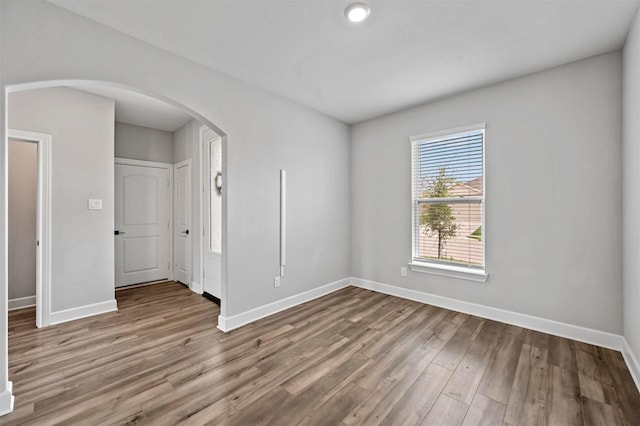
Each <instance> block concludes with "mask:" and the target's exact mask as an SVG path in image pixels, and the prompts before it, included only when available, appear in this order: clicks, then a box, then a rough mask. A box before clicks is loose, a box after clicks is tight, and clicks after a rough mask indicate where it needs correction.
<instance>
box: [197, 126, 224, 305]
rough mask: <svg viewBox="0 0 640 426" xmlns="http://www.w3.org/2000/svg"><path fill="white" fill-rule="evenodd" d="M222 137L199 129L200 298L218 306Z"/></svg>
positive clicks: (220, 269)
mask: <svg viewBox="0 0 640 426" xmlns="http://www.w3.org/2000/svg"><path fill="white" fill-rule="evenodd" d="M222 157H223V151H222V137H221V136H220V135H218V134H217V133H216V132H214V131H213V130H211V129H209V128H208V127H206V126H203V127H201V128H200V159H201V170H202V172H201V174H200V179H201V186H202V220H201V222H202V225H203V239H202V248H201V253H202V259H201V262H200V263H201V265H202V266H201V271H200V272H201V275H200V276H201V277H202V282H203V295H204V296H205V297H207V298H208V299H210V300H212V301H214V302H215V303H217V304H218V305H219V304H220V300H221V299H222V298H223V296H222V252H223V249H222V163H223V161H222Z"/></svg>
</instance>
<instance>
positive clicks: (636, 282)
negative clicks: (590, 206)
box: [623, 14, 640, 363]
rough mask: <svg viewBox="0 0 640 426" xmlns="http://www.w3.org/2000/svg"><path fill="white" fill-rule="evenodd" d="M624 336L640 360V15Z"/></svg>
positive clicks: (629, 137)
mask: <svg viewBox="0 0 640 426" xmlns="http://www.w3.org/2000/svg"><path fill="white" fill-rule="evenodd" d="M623 153H624V155H623V158H624V164H623V170H624V183H623V188H624V192H623V194H624V208H623V216H624V220H623V230H624V232H623V237H624V239H623V244H624V274H623V275H624V336H625V338H626V340H627V342H628V343H629V347H630V348H631V350H632V351H633V353H634V355H635V359H636V363H638V362H640V261H639V259H640V220H639V219H640V15H638V14H636V19H635V21H634V24H633V27H632V29H631V32H630V33H629V38H628V39H627V43H626V45H625V48H624V144H623Z"/></svg>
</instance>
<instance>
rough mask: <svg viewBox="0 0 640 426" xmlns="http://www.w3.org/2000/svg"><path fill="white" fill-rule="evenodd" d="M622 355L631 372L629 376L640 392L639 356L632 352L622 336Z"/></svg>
mask: <svg viewBox="0 0 640 426" xmlns="http://www.w3.org/2000/svg"><path fill="white" fill-rule="evenodd" d="M622 356H623V357H624V361H625V363H626V364H627V368H628V369H629V373H631V377H632V378H633V381H634V382H635V383H636V387H637V388H638V391H639V392H640V358H638V356H637V354H635V353H634V352H633V350H632V349H631V346H629V342H627V339H626V338H623V348H622Z"/></svg>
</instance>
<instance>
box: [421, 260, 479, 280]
mask: <svg viewBox="0 0 640 426" xmlns="http://www.w3.org/2000/svg"><path fill="white" fill-rule="evenodd" d="M409 267H410V268H411V270H412V271H413V272H421V273H423V274H433V275H441V276H443V277H451V278H460V279H463V280H469V281H475V282H480V283H486V282H487V278H489V274H487V273H486V272H485V271H484V270H481V269H472V268H465V267H463V266H445V265H436V264H433V263H419V262H413V263H409Z"/></svg>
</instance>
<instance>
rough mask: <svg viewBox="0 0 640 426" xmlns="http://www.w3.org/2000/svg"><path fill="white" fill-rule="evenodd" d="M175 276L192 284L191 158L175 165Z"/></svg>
mask: <svg viewBox="0 0 640 426" xmlns="http://www.w3.org/2000/svg"><path fill="white" fill-rule="evenodd" d="M173 170H174V173H173V175H174V186H175V188H174V203H173V206H174V227H173V240H174V243H173V247H174V252H173V260H174V261H173V265H174V276H175V279H176V280H177V281H180V282H181V283H183V284H187V285H190V284H191V232H192V229H191V159H188V160H185V161H182V162H180V163H178V164H176V165H174V169H173Z"/></svg>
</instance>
